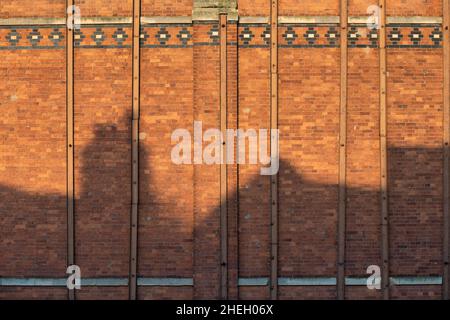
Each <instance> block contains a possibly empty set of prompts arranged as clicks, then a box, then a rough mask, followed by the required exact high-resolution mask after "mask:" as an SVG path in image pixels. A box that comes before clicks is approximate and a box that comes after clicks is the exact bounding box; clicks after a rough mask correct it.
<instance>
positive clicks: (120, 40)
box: [112, 28, 128, 45]
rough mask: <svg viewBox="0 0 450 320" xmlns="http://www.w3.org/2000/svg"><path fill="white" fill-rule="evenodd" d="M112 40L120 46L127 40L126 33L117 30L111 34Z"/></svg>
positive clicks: (119, 29) (120, 29)
mask: <svg viewBox="0 0 450 320" xmlns="http://www.w3.org/2000/svg"><path fill="white" fill-rule="evenodd" d="M112 37H113V39H114V40H116V41H117V43H118V44H119V45H122V44H123V42H124V41H125V40H126V39H127V38H128V35H127V33H126V32H125V31H124V30H123V28H118V29H117V30H116V32H114V34H113V36H112Z"/></svg>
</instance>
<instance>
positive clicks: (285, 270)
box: [0, 0, 443, 299]
mask: <svg viewBox="0 0 450 320" xmlns="http://www.w3.org/2000/svg"><path fill="white" fill-rule="evenodd" d="M18 2H19V1H15V2H14V3H13V2H12V1H7V0H3V1H2V6H1V8H0V18H8V17H13V16H14V17H62V16H63V15H64V10H65V1H60V2H55V1H51V3H50V1H44V0H39V1H20V2H21V4H20V5H19V4H17V3H18ZM76 4H77V5H79V6H80V7H81V10H82V15H84V16H89V17H98V16H102V17H111V16H125V17H128V16H130V15H131V12H132V11H131V10H132V1H131V0H127V1H100V0H99V1H84V0H78V1H76ZM371 4H375V2H374V1H369V0H351V1H349V14H350V15H367V12H366V10H367V7H368V6H369V5H371ZM238 5H239V13H240V15H241V16H268V15H269V5H270V2H269V1H266V0H264V1H260V0H254V1H247V0H240V1H239V2H238ZM441 5H442V2H441V1H439V0H428V1H425V0H415V1H408V3H407V4H406V2H405V1H388V3H387V11H388V15H391V16H394V15H395V16H411V15H419V16H439V15H441V14H442V10H441ZM279 9H280V12H279V14H280V15H283V16H304V15H326V16H329V15H333V16H337V15H339V1H338V0H334V1H317V0H316V1H312V0H311V1H292V0H280V6H279ZM191 12H192V1H187V0H186V1H184V0H183V1H153V0H143V2H142V15H143V16H190V15H191ZM214 25H216V27H217V23H195V24H194V25H191V24H189V25H171V26H167V25H166V26H162V25H158V26H145V27H144V30H145V32H147V34H148V36H149V37H148V39H147V40H146V42H145V44H144V45H143V46H142V49H141V67H140V68H141V78H140V81H141V84H140V102H141V120H140V134H139V141H140V158H139V160H140V171H139V176H140V194H139V196H140V204H139V237H138V275H139V276H140V277H163V278H165V277H182V278H193V280H194V286H193V287H192V286H186V287H171V286H167V287H139V288H138V298H139V299H191V298H197V299H198V298H204V299H216V298H218V297H219V280H220V272H219V271H220V260H219V258H220V251H219V248H220V225H219V214H220V189H219V186H220V184H219V183H220V182H219V176H220V175H219V167H218V166H207V165H195V166H194V165H184V166H176V165H174V164H172V162H171V159H170V152H171V148H172V143H171V133H172V131H173V130H175V129H177V128H186V129H189V130H191V133H192V129H193V121H194V120H198V121H203V130H206V129H209V128H217V127H219V123H220V119H219V98H220V94H219V84H220V82H219V81H220V60H219V46H218V45H217V44H218V43H217V42H214V40H212V39H211V37H210V35H209V34H208V32H211V28H213V27H215V26H214ZM335 27H337V26H335ZM160 28H165V30H166V31H167V32H168V33H169V34H170V35H171V37H170V39H169V40H168V42H167V43H168V45H169V47H164V45H161V44H160V43H159V42H158V40H157V38H156V35H157V32H158V31H160ZM182 28H186V30H188V31H189V32H190V34H191V35H193V39H190V40H189V41H188V42H187V45H185V46H181V47H180V46H179V43H180V40H179V39H178V38H177V34H178V33H179V32H180V31H181V30H182ZM246 28H248V30H250V31H251V32H253V35H254V39H252V40H251V43H252V44H256V46H254V47H252V46H251V45H245V44H243V40H242V38H239V35H241V33H242V32H244V31H248V30H247V29H246ZM314 28H315V30H317V31H318V32H319V34H320V37H319V40H317V43H316V44H317V46H316V47H314V48H313V47H308V48H300V47H295V48H294V47H286V43H287V42H286V40H285V37H283V34H284V33H285V32H286V31H287V30H288V29H287V26H281V27H280V29H279V34H280V36H279V41H280V44H282V45H283V47H282V48H280V49H279V128H280V130H281V134H280V138H281V139H280V149H281V157H282V160H281V163H280V172H279V199H280V201H279V219H280V220H279V231H280V232H279V236H280V244H279V249H280V251H279V270H278V271H279V275H280V276H281V277H314V276H317V277H335V276H336V269H337V268H336V253H337V242H336V221H337V210H338V207H337V204H338V188H337V182H338V137H339V92H340V91H339V89H340V60H339V59H340V49H339V48H338V47H337V46H334V47H333V46H331V47H326V48H325V47H318V46H325V45H327V43H328V42H327V41H328V40H327V39H326V38H325V36H324V35H325V34H326V33H327V31H328V30H329V27H328V26H320V27H318V26H314ZM31 29H32V28H30V30H28V29H22V31H23V30H25V31H23V33H22V34H23V39H22V40H21V42H20V44H21V45H23V44H24V43H27V41H28V40H27V38H26V36H27V34H28V33H29V32H31V31H32V30H31ZM44 29H45V30H44ZM294 29H295V30H296V32H297V35H298V39H296V40H295V41H296V42H295V44H299V43H302V44H306V40H305V39H304V33H305V32H306V31H307V29H308V27H304V26H296V27H295V28H294ZM102 30H103V31H104V32H105V35H106V40H105V42H104V43H102V45H105V47H100V46H99V47H97V48H92V46H95V43H94V40H92V38H91V36H92V33H93V32H95V31H96V27H85V28H83V29H82V31H83V33H84V35H85V39H84V40H83V45H90V46H91V47H90V48H82V47H77V48H76V49H75V96H74V98H75V192H76V199H75V220H76V228H75V230H76V234H75V239H76V256H75V260H76V264H78V265H79V266H80V267H81V269H82V277H120V278H126V277H128V272H129V237H130V234H129V227H130V226H129V222H130V220H129V219H130V200H131V186H130V182H131V171H130V168H131V166H130V164H131V163H130V162H131V155H130V152H131V145H130V141H131V100H132V96H131V95H132V87H131V83H132V71H131V66H132V50H131V47H130V45H131V35H132V34H131V28H130V27H129V26H126V27H124V28H123V30H124V31H125V32H126V33H127V35H128V38H127V39H126V41H125V42H124V47H122V48H118V47H117V43H116V40H114V38H113V35H114V32H116V30H117V28H116V27H114V26H105V27H102ZM265 30H266V26H265V25H264V26H261V25H259V26H254V25H243V24H242V25H239V27H238V26H237V25H236V24H231V25H230V26H229V33H228V39H227V40H228V42H229V44H228V55H227V59H228V118H227V123H228V126H229V127H230V128H237V127H239V128H241V129H249V128H253V129H259V128H269V123H270V122H269V121H270V116H269V115H270V100H269V99H270V91H269V89H270V80H269V67H270V63H269V61H270V50H269V47H268V46H266V45H265V42H264V39H263V38H262V37H261V34H263V32H264V31H265ZM358 30H359V31H360V32H362V34H361V37H362V38H361V39H360V42H359V43H367V38H365V37H366V36H367V35H366V30H363V28H359V29H358ZM391 30H392V28H389V30H388V32H390V31H391ZM411 30H412V29H411V28H405V29H403V37H404V39H403V40H402V43H405V42H407V41H409V38H408V35H409V32H411ZM40 31H41V32H42V34H43V35H44V39H43V40H42V41H43V43H44V41H45V43H46V44H48V45H50V46H51V43H50V42H49V40H48V36H49V32H50V31H51V29H50V28H43V29H41V30H40ZM9 32H10V29H3V28H0V49H1V51H0V52H1V53H2V59H1V60H0V109H1V110H2V117H1V119H0V141H1V143H0V228H1V229H0V230H1V232H0V234H1V235H2V237H1V238H0V256H1V257H2V262H3V261H6V263H0V276H2V277H64V276H65V268H66V251H67V241H66V232H67V230H66V224H67V222H66V214H67V212H66V150H65V137H66V125H65V123H66V113H65V110H66V106H65V98H66V88H65V86H66V82H65V81H66V80H65V66H66V65H65V50H64V49H45V48H39V49H36V50H35V49H31V50H30V49H20V50H4V47H6V46H8V43H7V40H6V38H7V35H8V33H9ZM363 38H364V39H363ZM238 41H239V42H240V46H239V47H237V46H236V42H238ZM423 42H426V43H427V44H429V43H430V39H429V33H426V34H425V38H424V40H423ZM194 43H195V44H196V45H193V44H194ZM60 45H61V46H63V45H65V44H64V42H63V43H61V44H60ZM107 46H114V48H109V47H107ZM170 46H171V47H170ZM16 49H17V48H16ZM3 53H6V54H3ZM442 58H443V52H442V49H441V48H437V47H434V48H431V49H425V48H420V49H418V48H395V49H394V48H389V49H388V57H387V61H388V75H387V79H388V111H387V113H388V148H389V152H388V164H389V168H388V169H389V171H388V173H389V213H390V228H389V232H390V251H391V252H390V263H391V265H390V271H391V273H392V275H394V276H439V275H441V274H442V261H441V260H442V249H443V248H442V235H443V234H442V223H443V221H442V220H443V219H442V178H441V177H442V152H441V147H442V145H441V144H442V133H443V128H442V116H443V110H442V108H443V97H442V89H443V88H442V82H443V70H442V69H443V64H442ZM348 59H349V60H348V87H349V90H348V116H347V121H348V123H347V135H348V145H347V185H348V190H347V191H348V194H347V233H346V236H347V238H346V275H347V276H357V277H365V276H366V268H367V267H368V266H369V265H372V264H376V265H380V264H381V261H380V253H381V252H380V251H381V250H380V241H381V240H380V238H381V234H380V233H381V232H380V227H379V224H380V203H379V183H380V181H379V179H380V153H379V112H380V110H379V55H378V49H376V48H368V47H364V48H354V47H353V48H349V58H348ZM4 79H7V80H6V81H5V80H4ZM259 169H260V168H259V166H254V165H244V164H243V165H239V166H237V165H233V166H229V169H228V170H229V174H228V180H227V181H228V200H227V201H228V206H229V211H228V214H229V220H228V222H229V256H228V258H229V260H228V262H229V265H228V268H229V280H228V281H229V296H230V298H240V299H268V298H269V288H268V286H240V287H238V286H237V279H238V277H240V278H255V277H265V278H267V277H269V275H270V232H269V231H270V219H269V215H270V209H269V208H270V207H269V206H270V204H269V200H270V199H269V194H270V193H269V181H270V180H269V178H268V177H264V176H261V175H260V174H259ZM5 212H6V213H9V214H4V213H5ZM440 290H441V288H440V286H408V287H403V286H394V287H393V288H392V298H394V299H407V298H426V299H435V298H440V295H441V293H440ZM127 297H128V288H127V287H83V288H82V289H81V290H80V291H79V292H77V298H78V299H126V298H127ZM335 297H336V288H335V287H334V286H317V287H308V286H303V287H295V286H280V288H279V298H280V299H334V298H335ZM0 298H2V299H4V298H41V299H42V298H49V299H50V298H52V299H65V298H67V291H66V290H65V289H64V288H28V287H23V288H19V287H17V288H11V287H0ZM346 298H348V299H379V298H381V293H380V292H379V291H370V290H368V289H366V288H365V287H364V286H361V287H350V286H348V287H347V288H346Z"/></svg>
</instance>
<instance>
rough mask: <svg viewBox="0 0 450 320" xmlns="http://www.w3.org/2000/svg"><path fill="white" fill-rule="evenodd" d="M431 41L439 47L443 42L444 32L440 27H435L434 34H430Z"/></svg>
mask: <svg viewBox="0 0 450 320" xmlns="http://www.w3.org/2000/svg"><path fill="white" fill-rule="evenodd" d="M430 39H431V41H433V43H434V45H435V46H439V45H440V44H441V41H442V31H441V29H440V28H439V27H435V28H434V30H433V32H431V34H430Z"/></svg>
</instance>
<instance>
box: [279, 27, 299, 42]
mask: <svg viewBox="0 0 450 320" xmlns="http://www.w3.org/2000/svg"><path fill="white" fill-rule="evenodd" d="M282 37H283V38H284V40H285V41H286V42H287V44H289V45H291V44H294V42H295V40H296V39H297V38H298V34H297V33H296V32H295V30H294V28H292V27H288V28H287V29H286V31H285V32H284V33H283V35H282Z"/></svg>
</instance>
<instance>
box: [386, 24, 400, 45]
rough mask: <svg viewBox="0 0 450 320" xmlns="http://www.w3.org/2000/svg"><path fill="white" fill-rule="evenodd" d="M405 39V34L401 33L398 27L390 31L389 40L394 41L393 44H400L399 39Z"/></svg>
mask: <svg viewBox="0 0 450 320" xmlns="http://www.w3.org/2000/svg"><path fill="white" fill-rule="evenodd" d="M402 39H403V35H402V34H401V32H400V30H398V28H394V29H392V31H391V32H390V33H389V40H391V41H392V44H393V45H398V43H399V41H400V40H402Z"/></svg>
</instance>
